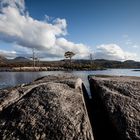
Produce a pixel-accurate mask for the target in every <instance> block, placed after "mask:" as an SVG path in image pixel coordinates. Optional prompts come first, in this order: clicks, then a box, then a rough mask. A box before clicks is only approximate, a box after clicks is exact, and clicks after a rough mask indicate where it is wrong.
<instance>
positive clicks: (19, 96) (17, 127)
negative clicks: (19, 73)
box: [0, 76, 93, 140]
mask: <svg viewBox="0 0 140 140" xmlns="http://www.w3.org/2000/svg"><path fill="white" fill-rule="evenodd" d="M0 108H1V111H0V139H2V140H7V139H8V140H17V139H20V140H27V139H28V140H93V135H92V129H91V125H90V122H89V118H88V115H87V110H86V107H85V102H84V98H83V92H82V82H81V80H80V79H78V80H77V78H76V77H71V76H67V77H66V76H46V77H43V78H40V79H37V80H35V81H34V82H33V83H30V84H28V85H23V86H18V87H15V88H10V89H5V90H1V91H0Z"/></svg>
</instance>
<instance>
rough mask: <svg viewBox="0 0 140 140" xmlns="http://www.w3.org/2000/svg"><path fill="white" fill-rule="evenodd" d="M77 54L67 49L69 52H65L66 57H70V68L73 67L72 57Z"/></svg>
mask: <svg viewBox="0 0 140 140" xmlns="http://www.w3.org/2000/svg"><path fill="white" fill-rule="evenodd" d="M74 55H75V53H74V52H70V51H67V52H65V54H64V56H65V58H69V59H70V68H71V59H72V57H73V56H74Z"/></svg>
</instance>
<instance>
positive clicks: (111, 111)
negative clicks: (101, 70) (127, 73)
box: [89, 76, 140, 140]
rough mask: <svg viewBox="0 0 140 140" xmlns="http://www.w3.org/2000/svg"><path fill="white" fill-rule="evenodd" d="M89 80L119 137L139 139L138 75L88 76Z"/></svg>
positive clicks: (139, 84)
mask: <svg viewBox="0 0 140 140" xmlns="http://www.w3.org/2000/svg"><path fill="white" fill-rule="evenodd" d="M89 82H90V87H91V90H92V97H93V98H94V97H96V96H98V101H99V100H101V102H102V103H103V106H104V108H105V111H106V113H107V114H108V117H109V120H110V122H111V124H112V126H113V127H114V128H115V130H116V132H117V133H118V134H119V135H120V137H121V139H123V140H140V77H119V76H118V77H117V76H116V77H115V76H97V77H95V76H89ZM98 101H97V102H98Z"/></svg>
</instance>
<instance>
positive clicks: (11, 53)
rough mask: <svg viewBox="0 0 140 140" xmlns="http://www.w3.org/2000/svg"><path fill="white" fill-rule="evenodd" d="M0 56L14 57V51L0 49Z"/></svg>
mask: <svg viewBox="0 0 140 140" xmlns="http://www.w3.org/2000/svg"><path fill="white" fill-rule="evenodd" d="M0 56H4V57H7V58H14V57H16V51H6V50H0Z"/></svg>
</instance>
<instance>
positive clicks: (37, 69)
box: [0, 67, 107, 72]
mask: <svg viewBox="0 0 140 140" xmlns="http://www.w3.org/2000/svg"><path fill="white" fill-rule="evenodd" d="M97 70H107V69H106V68H101V69H86V68H85V69H84V68H83V69H65V68H63V67H59V68H56V67H53V68H51V67H35V68H34V67H13V68H8V67H6V68H5V67H3V68H0V72H44V71H97Z"/></svg>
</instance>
